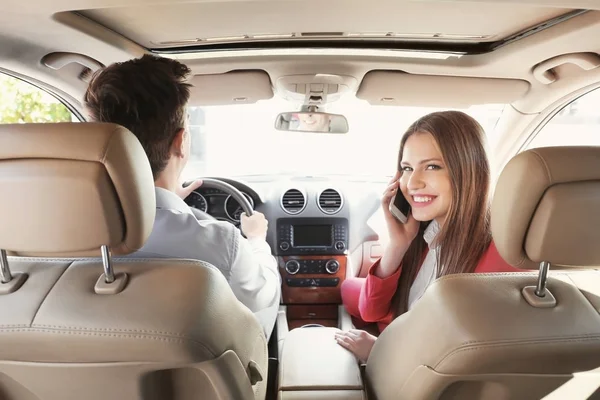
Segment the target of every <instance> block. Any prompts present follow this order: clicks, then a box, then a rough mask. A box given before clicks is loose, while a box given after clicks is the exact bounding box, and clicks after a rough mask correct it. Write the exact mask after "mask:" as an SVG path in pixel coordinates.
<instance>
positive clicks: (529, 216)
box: [492, 147, 600, 269]
mask: <svg viewBox="0 0 600 400" xmlns="http://www.w3.org/2000/svg"><path fill="white" fill-rule="evenodd" d="M599 227H600V147H548V148H540V149H533V150H528V151H525V152H523V153H520V154H519V155H517V156H516V157H514V158H513V159H512V160H511V161H510V162H509V163H508V164H507V165H506V167H505V168H504V170H503V171H502V174H501V175H500V179H499V180H498V184H497V186H496V190H495V194H494V199H493V202H492V235H493V237H494V241H495V244H496V247H497V248H498V251H499V253H500V255H501V256H502V257H503V258H504V259H505V260H506V261H507V262H508V263H509V264H511V265H513V266H515V267H517V268H523V269H537V268H538V267H539V263H540V262H542V261H547V262H550V263H551V264H552V265H553V268H556V267H559V268H560V267H598V266H600V246H599V245H598V243H600V229H599Z"/></svg>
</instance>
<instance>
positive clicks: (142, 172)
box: [0, 123, 156, 257]
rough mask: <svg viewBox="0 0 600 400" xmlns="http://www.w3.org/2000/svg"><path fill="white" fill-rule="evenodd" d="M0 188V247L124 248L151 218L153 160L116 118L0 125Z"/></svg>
mask: <svg viewBox="0 0 600 400" xmlns="http://www.w3.org/2000/svg"><path fill="white" fill-rule="evenodd" d="M0 187H1V188H2V193H1V194H0V225H1V227H2V228H1V229H0V249H4V250H8V251H9V252H11V253H16V254H18V255H31V256H54V257H75V256H100V247H101V246H102V245H108V246H109V247H110V249H111V251H112V252H113V254H117V255H119V254H121V255H122V254H128V253H131V252H134V251H136V250H138V249H139V248H140V247H142V245H143V244H144V242H145V241H146V239H147V238H148V236H149V234H150V232H151V230H152V226H153V224H154V215H155V204H156V203H155V193H154V181H153V178H152V172H151V170H150V163H149V162H148V158H147V157H146V154H145V152H144V149H143V148H142V146H141V144H140V143H139V141H138V140H137V138H136V137H135V136H134V135H133V134H132V133H131V132H129V131H128V130H127V129H125V128H123V127H121V126H119V125H114V124H103V123H58V124H18V125H0Z"/></svg>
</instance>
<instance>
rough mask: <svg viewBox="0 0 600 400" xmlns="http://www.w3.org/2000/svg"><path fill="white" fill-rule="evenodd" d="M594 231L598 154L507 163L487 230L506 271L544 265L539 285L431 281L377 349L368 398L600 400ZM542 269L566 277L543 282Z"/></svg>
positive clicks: (503, 277) (598, 255)
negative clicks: (549, 269)
mask: <svg viewBox="0 0 600 400" xmlns="http://www.w3.org/2000/svg"><path fill="white" fill-rule="evenodd" d="M599 227H600V148H597V147H596V148H581V147H579V148H573V147H571V148H546V149H537V150H532V151H527V152H524V153H522V154H520V155H518V156H516V157H515V158H514V159H513V160H511V161H510V162H509V164H508V165H507V166H506V168H505V169H504V171H503V172H502V175H501V177H500V180H499V182H498V184H497V188H496V193H495V197H494V201H493V205H492V231H493V236H494V239H495V243H496V245H497V247H498V250H499V252H500V254H501V255H502V257H503V258H504V259H505V260H507V261H508V262H509V263H510V264H512V265H514V266H516V267H519V268H524V269H537V268H539V267H540V265H542V266H543V268H541V270H542V272H543V273H542V274H541V276H540V279H539V285H538V273H537V272H531V273H526V272H525V273H510V274H481V275H479V274H465V275H454V276H448V277H444V278H441V279H439V280H438V281H436V282H435V283H434V284H433V285H432V286H431V287H430V288H429V289H428V290H427V292H426V293H425V295H424V296H423V298H422V299H421V300H420V301H419V303H418V304H417V305H416V306H415V308H414V309H413V310H412V311H411V312H409V313H407V314H405V315H404V316H402V317H400V318H398V319H397V320H396V321H394V323H392V324H391V325H390V326H389V327H388V328H387V329H386V330H385V331H384V332H383V333H382V334H381V336H380V337H379V339H378V340H377V342H376V344H375V346H374V348H373V351H372V353H371V356H370V358H369V362H368V364H367V368H366V376H367V380H368V384H369V386H370V389H371V390H372V394H373V398H375V399H377V400H387V399H411V400H412V399H437V398H440V399H494V400H497V399H500V400H502V399H541V398H547V399H569V400H575V399H587V398H588V396H590V397H589V398H599V397H600V390H598V388H599V387H600V374H599V372H600V369H599V367H600V316H599V315H598V312H599V310H600V274H599V273H598V271H595V270H591V269H593V268H594V267H598V266H600V246H599V244H600V228H599ZM542 263H543V264H542ZM548 263H549V264H548ZM548 265H551V270H560V269H563V270H567V269H569V268H570V269H571V271H566V272H565V271H559V272H556V273H552V272H551V273H550V275H549V277H548V279H547V281H546V279H545V276H544V275H545V272H546V267H547V266H548ZM572 267H587V268H590V270H589V271H580V272H576V271H573V269H572ZM544 283H545V284H544ZM536 290H538V294H539V295H542V296H543V297H540V296H538V295H536V293H535V292H536ZM594 370H596V371H594ZM544 396H549V397H544Z"/></svg>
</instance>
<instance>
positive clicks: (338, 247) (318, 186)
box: [185, 175, 389, 325]
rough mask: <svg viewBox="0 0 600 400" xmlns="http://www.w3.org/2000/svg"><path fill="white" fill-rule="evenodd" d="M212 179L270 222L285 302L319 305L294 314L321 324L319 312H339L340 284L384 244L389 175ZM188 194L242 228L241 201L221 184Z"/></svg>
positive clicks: (213, 213)
mask: <svg viewBox="0 0 600 400" xmlns="http://www.w3.org/2000/svg"><path fill="white" fill-rule="evenodd" d="M213 179H219V180H222V181H224V182H226V183H229V184H230V185H232V186H234V187H235V188H237V189H238V190H239V191H240V192H242V194H243V195H244V196H245V197H246V198H247V199H248V200H249V201H250V203H251V204H252V205H253V208H254V209H255V210H256V211H259V212H261V213H263V214H264V215H265V217H266V218H267V220H268V221H269V228H268V232H267V242H268V243H269V245H270V246H271V249H272V252H273V255H274V256H275V257H276V259H277V262H278V266H279V271H280V274H281V278H282V303H283V304H284V305H287V306H288V307H289V306H297V307H299V306H302V307H306V306H313V307H312V308H311V309H310V310H311V311H310V312H308V311H307V312H308V314H310V316H307V315H305V314H303V313H302V312H300V311H298V310H296V311H294V312H293V313H292V315H295V316H296V317H297V318H299V320H304V319H305V318H309V317H310V318H312V319H314V318H317V320H318V321H320V323H321V322H322V321H321V320H320V319H318V317H319V315H333V311H334V308H335V309H336V310H337V308H336V307H337V305H339V304H341V295H340V286H341V283H342V282H343V281H344V279H346V277H348V276H356V275H357V273H358V271H359V270H363V269H365V268H368V267H369V266H370V264H371V263H372V262H373V261H374V258H373V254H375V256H376V253H377V252H375V253H373V250H372V248H373V246H379V247H381V245H380V243H379V239H380V234H381V230H380V229H381V227H383V229H385V225H384V223H383V214H382V213H381V215H380V216H379V220H380V223H379V224H377V223H374V221H375V222H376V221H377V220H378V218H377V214H378V212H379V213H380V211H381V210H380V199H381V193H382V191H383V189H384V188H385V186H386V182H387V180H388V179H389V178H386V177H377V178H374V177H361V176H358V177H355V176H341V177H335V178H334V177H327V176H279V175H273V176H266V175H260V176H246V177H239V178H236V179H231V178H213ZM185 201H186V203H187V204H188V205H190V206H191V207H195V208H197V209H199V210H201V211H204V212H206V213H208V214H209V215H211V216H212V217H214V218H216V219H218V220H221V221H226V222H228V223H231V224H234V225H235V226H236V227H239V219H240V214H241V212H242V209H241V207H240V205H239V204H238V203H237V201H236V200H235V199H233V198H232V197H230V196H229V195H228V194H226V193H224V192H222V191H220V190H218V189H214V188H202V187H200V188H198V189H196V190H195V191H194V192H192V194H190V196H188V198H186V199H185ZM378 227H379V229H378ZM315 307H316V308H315ZM327 307H329V308H327ZM331 307H333V308H331ZM300 310H305V308H300ZM319 310H320V311H319ZM335 314H336V315H337V311H336V313H335ZM292 325H293V324H292Z"/></svg>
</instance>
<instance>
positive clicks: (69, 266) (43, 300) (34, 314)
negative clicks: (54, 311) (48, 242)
mask: <svg viewBox="0 0 600 400" xmlns="http://www.w3.org/2000/svg"><path fill="white" fill-rule="evenodd" d="M73 263H74V261H71V263H70V264H69V265H67V267H66V268H65V269H64V270H63V272H62V273H61V274H60V275H59V277H58V279H56V281H54V283H53V284H52V286H51V287H50V289H49V290H48V292H46V295H45V296H44V298H43V299H42V301H40V305H39V306H38V308H37V310H35V312H34V313H33V317H32V318H31V323H30V324H29V326H33V325H34V321H35V319H36V317H37V315H38V313H39V312H40V309H41V308H42V306H43V305H44V303H45V302H46V299H47V298H48V296H49V295H50V293H51V292H52V290H54V287H55V286H56V284H57V283H58V282H59V281H60V279H61V278H62V277H63V275H64V274H65V272H67V270H68V269H69V268H71V265H73Z"/></svg>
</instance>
